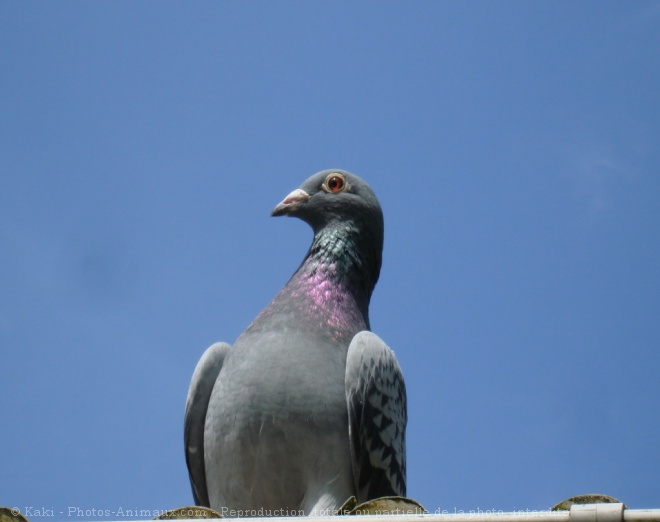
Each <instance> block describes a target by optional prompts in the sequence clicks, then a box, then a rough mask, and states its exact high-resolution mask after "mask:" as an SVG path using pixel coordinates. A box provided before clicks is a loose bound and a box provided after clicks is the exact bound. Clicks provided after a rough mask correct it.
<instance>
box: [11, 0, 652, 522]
mask: <svg viewBox="0 0 660 522" xmlns="http://www.w3.org/2000/svg"><path fill="white" fill-rule="evenodd" d="M659 29H660V4H658V3H657V2H646V1H638V2H591V1H584V2H575V3H574V2H478V1H475V2H428V1H418V2H413V3H408V2H405V3H404V2H387V1H386V2H332V3H330V2H328V3H322V2H288V1H283V2H277V3H274V2H272V3H271V2H190V3H180V2H167V1H158V2H121V1H118V2H9V1H5V2H2V3H0V70H1V71H2V74H1V76H0V268H1V269H0V357H1V358H0V361H1V365H2V366H1V367H2V371H3V392H2V394H1V395H0V416H1V417H2V419H3V429H2V436H1V439H0V440H1V441H2V443H1V444H0V451H1V454H0V455H1V457H2V467H3V473H2V477H1V478H0V492H1V495H2V497H1V498H0V505H5V506H9V507H14V506H16V507H18V508H19V509H21V510H23V511H25V508H27V507H32V508H34V509H36V508H45V509H52V510H53V514H54V516H55V519H57V520H65V519H66V520H69V519H71V518H78V519H80V518H81V517H79V516H76V515H78V514H80V511H76V509H82V510H83V517H84V518H87V519H90V518H99V519H105V520H110V519H118V518H122V517H120V516H118V515H117V513H119V510H120V509H121V510H123V511H124V512H125V511H127V510H130V509H144V510H163V509H168V508H175V507H178V506H182V505H188V504H191V503H192V496H191V493H190V488H189V485H188V477H187V472H186V469H185V462H184V456H183V442H182V430H183V427H182V423H183V408H184V402H185V397H186V393H187V388H188V383H189V380H190V377H191V375H192V371H193V369H194V367H195V364H196V363H197V360H198V358H199V357H200V355H201V354H202V352H203V350H204V349H205V348H206V347H207V346H208V345H210V344H211V343H212V342H215V341H221V340H224V341H228V342H233V341H234V340H235V338H236V337H237V336H238V335H239V334H240V333H241V331H242V330H243V329H244V328H245V327H246V326H247V325H248V324H249V323H250V321H251V320H252V319H253V318H254V317H255V316H256V314H257V313H258V312H259V311H260V310H261V309H262V308H263V307H264V306H265V305H266V304H267V303H268V301H269V300H270V298H271V297H272V296H273V295H274V294H275V293H276V292H277V290H278V289H279V288H280V287H281V286H282V285H283V284H284V283H285V282H286V281H287V279H288V278H289V276H290V275H291V273H292V272H293V271H294V270H295V268H296V267H297V266H298V263H299V262H300V260H301V259H302V256H303V255H304V253H305V251H306V248H307V247H308V245H309V243H310V241H311V231H310V230H309V228H308V227H307V226H306V225H305V224H304V223H302V222H299V221H297V220H293V219H273V218H270V217H269V213H270V211H271V209H272V208H273V207H274V206H275V204H277V203H278V202H279V201H280V200H281V199H282V198H283V197H284V196H285V195H286V194H288V193H289V192H290V191H291V190H292V189H294V188H296V187H297V186H298V185H299V184H300V183H301V182H302V181H303V180H304V179H306V178H307V177H308V176H310V175H311V174H313V173H315V172H317V171H319V170H323V169H327V168H333V167H338V168H344V169H347V170H350V171H352V172H354V173H356V174H358V175H360V176H362V177H363V178H365V179H366V180H368V181H369V183H370V184H371V186H372V187H373V188H374V190H375V192H376V193H377V195H378V197H379V199H380V201H381V204H382V206H383V209H384V214H385V224H386V231H385V250H384V264H383V270H382V272H381V279H380V282H379V284H378V286H377V288H376V292H375V294H374V297H373V299H372V306H371V322H372V328H373V330H374V331H375V332H376V333H378V335H380V336H381V337H382V338H383V339H384V340H385V341H386V342H387V343H388V344H389V345H390V346H391V347H392V348H393V349H394V350H395V352H396V354H397V357H398V359H399V361H400V363H401V365H402V367H403V370H404V374H405V377H406V381H407V388H408V400H409V417H410V420H409V425H408V488H409V496H411V497H412V498H415V499H417V500H418V501H420V502H421V503H422V504H424V505H425V506H426V507H427V509H429V510H431V511H434V510H437V509H446V510H450V511H452V510H454V509H457V510H461V509H462V510H470V509H482V510H486V509H498V510H499V509H501V510H514V509H547V508H549V507H550V506H552V505H553V504H554V503H556V502H559V501H561V500H563V499H565V498H567V497H570V496H573V495H578V494H583V493H589V492H598V493H605V494H609V495H612V496H615V497H618V498H620V499H621V500H623V501H624V502H626V503H627V504H628V505H629V506H630V507H633V508H660V484H659V483H658V469H660V449H659V446H658V432H660V409H659V408H658V402H659V401H660V379H659V378H658V375H659V372H658V370H659V368H660V353H659V351H660V350H659V348H660V320H658V317H659V315H660V314H659V312H660V268H659V267H660V226H659V225H660V219H659V218H660V205H658V196H659V195H660V177H659V174H658V169H659V166H660V147H659V146H658V143H659V142H660V102H659V101H658V100H659V99H660V98H659V95H658V93H660V53H659V52H658V49H660V30H659ZM70 508H74V511H71V512H70V511H69V509H70ZM92 509H94V510H97V511H101V512H103V513H102V516H100V517H95V516H89V513H90V510H92ZM106 511H107V512H109V513H110V514H109V515H106V514H105V512H106ZM85 512H87V513H88V514H87V516H85V515H84V513H85ZM70 514H71V515H72V516H69V515H70ZM28 518H30V519H31V520H33V521H34V520H39V519H42V520H44V519H45V518H46V517H39V516H35V515H34V512H33V513H32V516H30V514H28ZM51 520H52V518H51Z"/></svg>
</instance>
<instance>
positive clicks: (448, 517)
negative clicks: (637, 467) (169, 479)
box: [119, 504, 660, 522]
mask: <svg viewBox="0 0 660 522" xmlns="http://www.w3.org/2000/svg"><path fill="white" fill-rule="evenodd" d="M581 506H589V507H590V508H591V507H594V508H593V509H588V508H582V509H581V508H578V509H573V510H572V511H536V512H535V511H512V512H502V511H497V512H484V511H481V512H480V511H473V512H465V513H441V514H436V513H429V514H426V515H406V514H385V515H355V516H353V515H345V516H330V517H325V516H322V517H263V518H260V517H254V518H252V517H250V518H234V519H233V520H235V521H244V522H584V521H587V520H589V521H591V522H612V521H613V520H616V519H617V518H616V517H617V515H616V514H615V512H616V506H621V508H622V507H623V506H622V505H621V504H581ZM619 513H620V515H618V516H619V518H618V520H621V521H622V522H660V509H621V510H620V512H619ZM621 515H622V516H621ZM119 522H127V521H119ZM177 522H200V521H199V520H198V519H197V520H195V519H185V520H184V519H182V520H177ZM209 522H210V521H209Z"/></svg>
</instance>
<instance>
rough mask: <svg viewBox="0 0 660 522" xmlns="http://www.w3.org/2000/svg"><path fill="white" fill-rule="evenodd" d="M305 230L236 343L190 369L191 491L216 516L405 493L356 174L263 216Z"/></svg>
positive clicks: (334, 505) (326, 175)
mask: <svg viewBox="0 0 660 522" xmlns="http://www.w3.org/2000/svg"><path fill="white" fill-rule="evenodd" d="M272 215H273V216H291V217H297V218H300V219H302V220H303V221H305V222H307V223H308V224H309V225H310V226H311V228H312V230H313V232H314V239H313V241H312V244H311V246H310V248H309V250H308V252H307V254H306V255H305V257H304V259H303V261H302V263H301V265H300V267H299V268H298V269H297V270H296V272H295V273H294V274H293V276H292V277H291V279H290V280H289V282H288V283H287V284H286V285H285V286H284V287H283V288H282V290H280V292H279V293H278V294H277V295H276V296H275V297H274V298H273V300H272V301H271V302H270V303H269V304H268V305H267V306H266V308H265V309H264V310H263V311H262V312H261V313H260V314H259V315H258V316H257V317H256V319H255V320H254V321H253V322H252V323H251V324H250V325H249V326H248V327H247V329H246V330H245V331H244V332H243V333H242V334H241V335H240V336H239V338H238V339H237V340H236V341H235V343H234V345H233V346H230V345H229V344H227V343H216V344H213V345H212V346H211V347H210V348H208V349H207V350H206V352H204V354H203V356H202V358H201V359H200V361H199V363H198V364H197V367H196V368H195V371H194V373H193V377H192V381H191V384H190V389H189V392H188V397H187V401H186V410H185V420H184V444H185V453H186V463H187V466H188V472H189V475H190V482H191V485H192V490H193V496H194V499H195V502H196V504H197V505H200V506H208V507H211V508H212V509H215V510H216V511H218V512H219V513H220V514H221V515H222V516H229V517H231V516H293V515H333V514H337V511H338V509H339V508H340V507H341V506H342V504H343V503H344V502H345V501H346V500H347V499H349V498H350V497H352V496H354V497H355V498H356V499H357V501H358V502H365V501H367V500H371V499H375V498H380V497H384V496H405V494H406V449H405V429H406V423H407V406H406V389H405V384H404V380H403V375H402V372H401V368H400V366H399V364H398V362H397V360H396V358H395V355H394V352H393V351H392V350H391V349H390V348H389V347H388V346H387V345H386V344H385V343H384V342H383V341H382V340H381V339H380V338H379V337H378V336H377V335H376V334H374V333H372V332H371V331H370V326H369V302H370V299H371V294H372V292H373V289H374V287H375V285H376V282H377V281H378V277H379V274H380V268H381V260H382V249H383V214H382V210H381V207H380V204H379V203H378V200H377V199H376V196H375V194H374V193H373V191H372V190H371V188H370V187H369V185H368V184H367V183H366V182H365V181H363V180H362V179H360V178H359V177H358V176H356V175H354V174H351V173H350V172H347V171H343V170H336V169H333V170H326V171H322V172H319V173H317V174H315V175H313V176H312V177H310V178H309V179H307V180H306V181H305V182H304V183H303V184H302V185H301V186H300V188H298V189H296V190H294V191H293V192H291V193H290V194H289V195H288V196H286V197H285V198H284V200H282V202H281V203H280V204H278V205H277V206H276V207H275V209H274V210H273V212H272Z"/></svg>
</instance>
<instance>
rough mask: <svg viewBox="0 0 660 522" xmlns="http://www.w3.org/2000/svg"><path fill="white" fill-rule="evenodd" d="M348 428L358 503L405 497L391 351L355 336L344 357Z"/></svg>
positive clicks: (401, 403)
mask: <svg viewBox="0 0 660 522" xmlns="http://www.w3.org/2000/svg"><path fill="white" fill-rule="evenodd" d="M346 401H347V404H348V430H349V437H350V444H351V456H352V459H353V477H354V480H355V486H356V491H357V499H358V501H359V502H364V501H366V500H370V499H374V498H380V497H385V496H393V495H394V496H405V494H406V440H405V433H406V422H407V410H406V387H405V384H404V382H403V375H402V373H401V368H400V367H399V364H398V363H397V360H396V357H395V356H394V352H393V351H392V350H390V348H389V347H388V346H387V345H386V344H385V343H384V342H383V341H382V340H381V339H380V338H379V337H378V336H377V335H376V334H373V333H371V332H367V331H363V332H360V333H358V334H357V335H356V336H355V337H353V340H352V341H351V344H350V346H349V348H348V356H347V358H346Z"/></svg>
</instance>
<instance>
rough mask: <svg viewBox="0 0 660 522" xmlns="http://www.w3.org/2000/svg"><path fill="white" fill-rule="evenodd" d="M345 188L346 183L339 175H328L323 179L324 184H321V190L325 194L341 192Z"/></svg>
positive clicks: (346, 186)
mask: <svg viewBox="0 0 660 522" xmlns="http://www.w3.org/2000/svg"><path fill="white" fill-rule="evenodd" d="M347 188H348V183H347V182H346V179H345V178H344V176H342V175H341V174H330V175H329V176H328V177H327V178H325V183H324V184H323V190H325V191H326V192H335V193H337V192H343V191H344V190H346V189H347Z"/></svg>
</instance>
